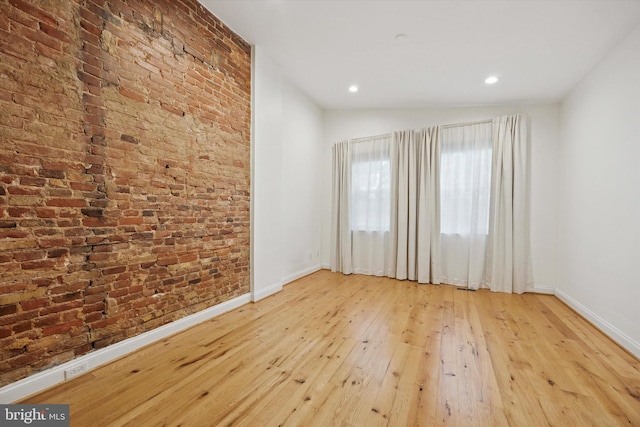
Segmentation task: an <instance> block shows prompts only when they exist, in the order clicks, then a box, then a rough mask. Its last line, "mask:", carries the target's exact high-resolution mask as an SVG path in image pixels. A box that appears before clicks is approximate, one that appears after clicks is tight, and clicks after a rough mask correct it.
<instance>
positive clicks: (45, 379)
mask: <svg viewBox="0 0 640 427" xmlns="http://www.w3.org/2000/svg"><path fill="white" fill-rule="evenodd" d="M249 302H251V296H250V294H245V295H241V296H239V297H236V298H233V299H231V300H228V301H225V302H223V303H220V304H218V305H215V306H213V307H209V308H207V309H204V310H202V311H199V312H197V313H194V314H191V315H189V316H186V317H183V318H182V319H178V320H176V321H174V322H171V323H168V324H166V325H163V326H160V327H158V328H156V329H153V330H151V331H148V332H145V333H142V334H140V335H137V336H135V337H131V338H128V339H126V340H124V341H120V342H118V343H116V344H112V345H110V346H108V347H105V348H101V349H100V350H96V351H94V352H91V353H88V354H85V355H83V356H80V357H77V358H75V359H73V360H70V361H69V362H66V363H63V364H62V365H58V366H55V367H53V368H50V369H48V370H46V371H43V372H39V373H37V374H34V375H31V376H29V377H27V378H24V379H22V380H19V381H16V382H15V383H12V384H8V385H6V386H4V387H2V388H0V404H9V403H13V402H16V401H18V400H21V399H24V398H25V397H27V396H30V395H32V394H35V393H38V392H40V391H42V390H44V389H46V388H49V387H52V386H54V385H56V384H59V383H61V382H64V381H65V375H64V372H65V371H66V370H68V369H70V368H73V367H76V366H79V365H82V364H86V365H87V367H88V369H87V370H91V369H94V368H97V367H98V366H100V365H104V364H105V363H108V362H111V361H113V360H115V359H118V358H120V357H122V356H124V355H126V354H128V353H131V352H133V351H135V350H138V349H139V348H142V347H144V346H146V345H149V344H152V343H154V342H156V341H159V340H162V339H164V338H166V337H168V336H170V335H173V334H175V333H177V332H181V331H183V330H185V329H188V328H190V327H192V326H195V325H197V324H199V323H202V322H205V321H207V320H209V319H212V318H214V317H216V316H219V315H220V314H222V313H225V312H227V311H230V310H233V309H234V308H237V307H240V306H242V305H244V304H247V303H249Z"/></svg>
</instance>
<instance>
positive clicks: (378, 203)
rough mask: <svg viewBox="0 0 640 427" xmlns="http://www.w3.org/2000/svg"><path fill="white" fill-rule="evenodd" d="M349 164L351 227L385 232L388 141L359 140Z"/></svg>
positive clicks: (389, 185)
mask: <svg viewBox="0 0 640 427" xmlns="http://www.w3.org/2000/svg"><path fill="white" fill-rule="evenodd" d="M352 155H353V161H352V164H351V229H352V230H353V231H389V223H390V220H389V217H390V212H391V208H390V195H391V165H390V160H389V144H388V140H373V141H370V142H369V141H367V142H360V143H358V144H355V145H354V147H353V154H352Z"/></svg>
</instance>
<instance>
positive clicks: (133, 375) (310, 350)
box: [25, 271, 640, 427]
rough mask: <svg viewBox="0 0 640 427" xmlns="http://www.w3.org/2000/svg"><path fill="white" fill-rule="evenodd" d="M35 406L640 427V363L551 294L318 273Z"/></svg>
mask: <svg viewBox="0 0 640 427" xmlns="http://www.w3.org/2000/svg"><path fill="white" fill-rule="evenodd" d="M25 402H28V403H68V404H70V405H71V425H73V426H87V425H104V426H120V425H132V426H156V425H181V426H219V425H238V426H280V425H283V426H287V425H290V426H334V425H335V426H367V427H368V426H404V425H416V426H437V425H452V426H471V425H473V426H507V425H511V426H524V425H536V426H544V425H562V426H589V425H593V426H605V425H606V426H616V425H620V426H623V425H624V426H640V363H639V361H638V360H637V359H636V358H634V357H633V356H631V355H630V354H628V353H626V352H625V351H624V350H622V349H621V348H620V347H618V346H617V345H616V344H615V343H613V342H612V341H610V340H609V339H608V338H607V337H605V336H604V335H603V334H601V333H600V332H599V331H597V330H596V329H595V328H594V327H593V326H591V325H590V324H589V323H587V322H586V321H585V320H584V319H582V318H581V317H580V316H578V315H577V314H575V313H574V312H573V311H571V310H570V309H569V308H567V307H566V306H565V305H564V304H563V303H562V302H560V301H559V300H558V299H557V298H555V297H553V296H550V295H535V294H525V295H507V294H499V293H491V292H489V291H486V290H482V291H478V292H458V291H457V290H456V288H454V287H452V286H447V285H438V286H434V285H418V284H416V283H413V282H407V281H396V280H392V279H388V278H377V277H370V276H358V275H352V276H344V275H341V274H336V273H330V272H328V271H320V272H317V273H314V274H312V275H310V276H307V277H305V278H303V279H300V280H298V281H296V282H294V283H292V284H290V285H287V286H286V287H285V289H284V291H283V292H280V293H278V294H276V295H273V296H271V297H269V298H267V299H265V300H262V301H260V302H258V303H256V304H249V305H245V306H243V307H240V308H238V309H236V310H234V311H232V312H229V313H226V314H224V315H221V316H219V317H217V318H215V319H212V320H210V321H208V322H205V323H203V324H200V325H198V326H196V327H193V328H191V329H189V330H187V331H185V332H182V333H180V334H177V335H175V336H172V337H169V338H167V339H165V340H162V341H161V342H158V343H155V344H153V345H150V346H148V347H146V348H144V349H142V350H139V351H137V352H135V353H133V354H131V355H128V356H126V357H124V358H122V359H120V360H118V361H115V362H113V363H111V364H109V365H106V366H104V367H101V368H98V369H96V370H94V371H92V372H90V373H88V374H86V375H84V376H81V377H79V378H76V379H74V380H72V381H69V382H66V383H64V384H61V385H59V386H56V387H54V388H52V389H50V390H47V391H45V392H43V393H40V394H38V395H36V396H32V397H30V398H28V399H26V400H25Z"/></svg>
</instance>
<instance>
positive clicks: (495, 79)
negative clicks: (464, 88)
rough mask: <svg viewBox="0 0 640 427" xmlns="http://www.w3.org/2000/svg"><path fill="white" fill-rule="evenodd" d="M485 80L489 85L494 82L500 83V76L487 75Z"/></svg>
mask: <svg viewBox="0 0 640 427" xmlns="http://www.w3.org/2000/svg"><path fill="white" fill-rule="evenodd" d="M484 82H485V83H486V84H488V85H492V84H495V83H498V78H497V77H496V76H490V77H487V78H486V79H485V80H484Z"/></svg>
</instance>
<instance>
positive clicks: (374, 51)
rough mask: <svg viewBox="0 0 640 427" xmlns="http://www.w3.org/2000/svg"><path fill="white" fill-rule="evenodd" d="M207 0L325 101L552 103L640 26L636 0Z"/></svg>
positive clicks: (370, 104)
mask: <svg viewBox="0 0 640 427" xmlns="http://www.w3.org/2000/svg"><path fill="white" fill-rule="evenodd" d="M200 2H201V3H202V4H203V5H204V6H205V7H207V8H208V9H209V10H210V11H211V12H212V13H213V14H214V15H216V16H217V17H218V18H220V19H221V20H222V21H223V22H224V23H225V24H227V25H228V26H229V27H230V28H231V29H233V30H234V31H235V32H236V33H238V34H239V35H240V36H242V37H243V38H244V39H245V40H246V41H247V42H249V43H251V44H253V45H256V46H258V47H259V48H262V49H264V51H265V52H266V53H267V54H268V55H269V56H270V57H271V58H272V59H273V61H274V62H275V63H276V64H277V65H278V66H279V67H281V69H282V72H283V73H284V74H285V75H286V76H287V78H288V79H289V80H290V81H291V82H292V83H294V84H295V85H296V86H297V87H298V88H299V89H301V90H302V91H303V92H305V93H306V94H307V95H308V96H309V97H311V98H312V99H313V100H314V101H315V102H316V103H318V105H320V106H321V107H322V108H325V109H350V108H412V107H434V106H438V107H439V106H459V105H488V104H515V103H537V102H556V101H559V100H561V99H562V98H563V97H564V96H565V95H566V94H567V92H568V91H569V90H570V89H571V88H572V87H574V86H575V85H576V84H577V83H578V82H579V81H580V80H581V78H582V77H583V76H584V75H585V74H586V73H587V72H588V71H589V70H590V69H591V68H592V67H594V66H595V65H596V64H597V62H598V61H599V60H601V59H602V58H603V57H604V56H605V55H606V53H607V52H609V51H610V50H611V49H612V48H614V47H615V46H616V44H617V43H619V42H620V41H621V40H622V39H623V38H624V37H625V36H626V35H627V34H629V33H630V32H631V31H632V30H633V29H634V28H635V27H636V26H637V25H640V1H638V0H628V1H622V0H596V1H586V0H531V1H526V0H500V1H497V0H492V1H483V0H466V1H444V0H440V1H435V0H431V1H428V0H423V1H420V0H413V1H403V0H388V1H380V0H378V1H370V0H342V1H338V0H324V1H321V0H200ZM401 33H402V34H406V35H407V36H408V37H407V39H406V40H405V41H404V42H400V41H397V40H396V39H395V36H396V35H397V34H401ZM639 55H640V53H639ZM492 74H493V75H496V76H498V77H499V78H500V81H499V82H498V83H497V84H495V85H493V86H489V85H486V84H485V83H484V79H485V78H486V77H487V76H489V75H492ZM351 84H357V85H358V86H359V87H360V90H359V92H358V93H356V94H352V93H349V92H348V91H347V88H348V87H349V86H350V85H351Z"/></svg>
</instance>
